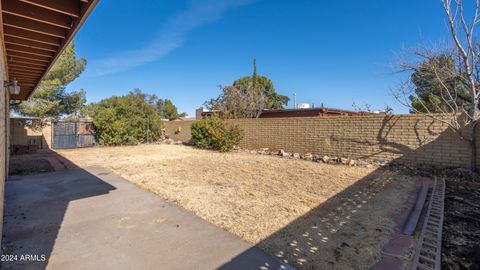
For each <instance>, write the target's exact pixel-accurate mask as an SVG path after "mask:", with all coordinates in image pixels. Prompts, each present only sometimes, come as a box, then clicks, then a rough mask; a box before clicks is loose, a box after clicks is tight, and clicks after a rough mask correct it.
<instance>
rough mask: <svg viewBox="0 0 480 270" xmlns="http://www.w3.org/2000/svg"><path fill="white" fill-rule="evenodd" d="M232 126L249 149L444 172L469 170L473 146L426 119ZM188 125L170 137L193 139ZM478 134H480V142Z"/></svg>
mask: <svg viewBox="0 0 480 270" xmlns="http://www.w3.org/2000/svg"><path fill="white" fill-rule="evenodd" d="M232 122H233V123H234V124H236V125H238V126H239V127H240V128H241V129H242V130H243V133H244V136H243V139H242V141H241V142H240V147H242V148H247V149H261V148H269V149H270V150H279V149H283V150H285V151H287V152H290V153H293V152H297V153H312V154H318V155H322V156H323V155H327V156H331V157H332V156H335V157H345V158H355V159H366V160H376V159H381V160H385V161H392V160H396V161H398V162H403V163H412V164H427V165H435V166H441V167H450V166H454V167H468V166H469V163H470V146H469V144H468V143H467V142H466V141H464V140H460V139H459V137H458V136H457V135H456V134H454V133H453V132H452V131H451V130H450V129H449V128H448V126H447V125H446V124H445V123H443V122H440V121H434V120H433V119H432V118H430V117H428V116H426V115H395V116H387V115H370V116H355V117H342V116H340V117H331V118H316V117H305V118H270V119H268V118H263V119H262V118H258V119H241V120H233V121H232ZM186 125H187V123H182V122H175V121H172V122H168V123H166V126H167V127H168V128H167V130H169V131H172V130H176V129H177V127H181V131H180V133H178V134H173V133H171V134H170V135H171V138H172V139H174V140H182V141H188V140H190V139H191V137H190V134H189V132H190V129H189V128H187V127H185V126H186ZM479 133H480V130H479V132H477V135H478V136H479V139H480V134H479ZM479 153H480V147H479ZM478 163H479V164H480V159H479V160H478Z"/></svg>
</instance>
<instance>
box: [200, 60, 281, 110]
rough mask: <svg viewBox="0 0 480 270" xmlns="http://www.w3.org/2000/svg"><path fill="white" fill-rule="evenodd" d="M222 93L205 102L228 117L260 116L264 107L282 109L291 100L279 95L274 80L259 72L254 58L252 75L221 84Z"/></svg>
mask: <svg viewBox="0 0 480 270" xmlns="http://www.w3.org/2000/svg"><path fill="white" fill-rule="evenodd" d="M220 89H221V91H222V92H221V93H220V95H219V96H218V97H217V98H215V99H211V100H209V101H206V102H205V106H206V107H207V108H208V109H209V110H214V111H219V112H221V114H222V116H223V117H227V118H247V117H258V116H260V114H261V112H262V110H264V109H281V108H283V106H284V105H286V104H287V103H288V101H289V98H288V97H287V96H282V95H279V94H278V93H277V92H276V90H275V87H274V86H273V82H272V81H271V80H270V79H268V78H267V77H265V76H259V75H258V73H257V61H256V60H255V59H254V60H253V74H252V76H247V77H243V78H241V79H238V80H236V81H234V82H233V84H232V85H230V86H220Z"/></svg>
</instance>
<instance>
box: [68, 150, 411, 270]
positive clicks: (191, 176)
mask: <svg viewBox="0 0 480 270" xmlns="http://www.w3.org/2000/svg"><path fill="white" fill-rule="evenodd" d="M59 153H60V154H62V155H63V156H65V157H66V158H68V159H70V160H71V161H73V162H74V163H76V164H77V165H79V166H91V165H103V166H104V167H106V168H109V169H111V170H112V171H114V172H115V173H117V174H119V175H121V176H122V177H124V178H126V179H127V180H129V181H131V182H133V183H136V184H137V185H139V186H141V187H142V188H145V189H147V190H150V191H152V192H154V193H156V194H158V195H159V196H161V197H163V198H165V199H167V200H169V201H172V202H175V203H177V204H178V205H180V206H182V207H184V208H185V209H187V210H190V211H192V212H194V213H195V214H197V215H198V216H200V217H202V218H203V219H205V220H207V221H209V222H211V223H213V224H215V225H217V226H219V227H222V228H223V229H225V230H227V231H229V232H231V233H234V234H236V235H238V236H240V237H241V238H243V239H245V240H246V241H248V242H250V243H253V244H257V245H258V246H259V247H260V248H262V249H264V250H266V251H267V252H269V253H270V254H273V255H275V256H277V257H279V258H280V259H282V260H283V261H285V262H288V263H290V264H292V265H294V266H296V267H298V268H303V269H315V268H325V267H329V268H337V269H359V268H369V266H371V265H372V264H373V263H374V261H375V260H376V259H378V252H379V250H380V248H381V246H382V245H383V243H384V242H385V241H387V240H388V237H389V235H390V234H391V232H392V230H393V220H392V218H391V217H392V215H393V214H395V213H396V211H398V209H399V208H400V206H401V204H403V202H404V201H405V200H406V198H407V196H408V194H409V192H411V190H413V188H414V182H415V181H414V179H412V178H411V177H408V176H405V175H403V174H401V173H399V172H390V171H386V172H380V171H379V170H375V169H372V168H370V169H369V168H363V167H348V166H342V165H329V164H321V163H314V162H309V161H303V160H292V159H283V158H280V157H274V156H263V155H254V154H250V153H217V152H212V151H205V150H199V149H194V148H191V147H187V146H178V145H143V146H130V147H108V148H107V147H105V148H103V147H101V148H88V149H77V150H62V151H59Z"/></svg>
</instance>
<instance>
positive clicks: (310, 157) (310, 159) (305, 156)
mask: <svg viewBox="0 0 480 270" xmlns="http://www.w3.org/2000/svg"><path fill="white" fill-rule="evenodd" d="M303 159H305V160H309V161H312V160H313V155H312V154H311V153H306V154H305V155H304V156H303Z"/></svg>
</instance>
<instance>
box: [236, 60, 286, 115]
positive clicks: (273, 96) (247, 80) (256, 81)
mask: <svg viewBox="0 0 480 270" xmlns="http://www.w3.org/2000/svg"><path fill="white" fill-rule="evenodd" d="M250 85H251V86H252V89H253V90H254V91H258V92H260V93H261V94H262V95H263V96H264V97H265V98H264V107H263V108H264V109H282V108H283V107H284V106H285V105H287V103H288V101H289V100H290V99H289V98H288V97H287V96H283V95H279V94H278V93H277V91H276V90H275V87H274V85H273V82H272V81H271V80H270V79H269V78H267V77H265V76H260V75H258V74H257V60H256V59H253V74H252V76H246V77H243V78H241V79H238V80H236V81H234V82H233V86H235V87H242V88H246V87H248V86H250Z"/></svg>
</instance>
